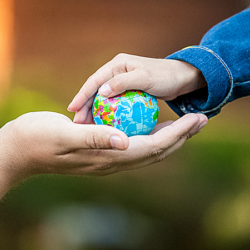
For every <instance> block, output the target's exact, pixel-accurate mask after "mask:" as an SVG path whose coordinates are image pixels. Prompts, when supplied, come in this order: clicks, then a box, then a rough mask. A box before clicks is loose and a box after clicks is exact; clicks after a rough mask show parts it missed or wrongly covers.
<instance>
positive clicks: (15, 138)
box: [0, 112, 207, 197]
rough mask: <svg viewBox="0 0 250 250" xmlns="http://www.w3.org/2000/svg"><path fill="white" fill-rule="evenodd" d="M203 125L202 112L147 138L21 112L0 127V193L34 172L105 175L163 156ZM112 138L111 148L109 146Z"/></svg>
mask: <svg viewBox="0 0 250 250" xmlns="http://www.w3.org/2000/svg"><path fill="white" fill-rule="evenodd" d="M206 123H207V118H206V116H205V115H202V114H188V115H185V116H183V117H182V118H180V119H179V120H177V121H176V122H172V121H169V122H165V123H162V124H159V125H157V126H156V127H155V129H154V130H153V133H152V134H151V135H149V136H134V137H133V136H132V137H130V138H128V137H127V136H126V135H125V134H124V133H122V132H121V131H119V130H116V129H114V128H112V127H108V126H96V125H79V124H74V123H72V122H71V120H69V119H68V118H67V117H65V116H63V115H60V114H56V113H51V112H37V113H28V114H25V115H23V116H21V117H19V118H17V119H16V120H14V121H12V122H10V123H8V124H6V125H5V126H4V127H3V128H2V129H1V130H0V142H1V143H0V150H1V151H0V162H1V164H0V197H2V196H3V195H4V194H5V193H6V192H7V191H8V189H10V188H11V187H12V186H13V185H14V184H16V183H17V182H19V181H21V180H23V179H25V178H27V177H29V176H32V175H36V174H45V173H46V174H49V173H53V174H69V175H81V176H85V175H96V176H98V175H107V174H112V173H116V172H120V171H125V170H130V169H136V168H141V167H144V166H147V165H150V164H153V163H155V162H158V161H161V160H163V159H164V158H166V157H167V156H168V155H169V154H170V153H172V152H173V151H175V150H176V149H178V148H179V147H181V146H182V144H183V143H184V142H185V141H186V140H187V139H188V138H190V137H192V136H193V135H195V134H197V133H198V132H199V131H200V130H201V129H202V127H203V126H204V125H205V124H206ZM112 136H114V139H115V140H114V145H115V147H114V148H119V149H125V150H115V149H113V148H112V145H113V143H112V140H111V138H112Z"/></svg>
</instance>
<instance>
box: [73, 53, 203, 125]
mask: <svg viewBox="0 0 250 250" xmlns="http://www.w3.org/2000/svg"><path fill="white" fill-rule="evenodd" d="M205 86H206V82H205V79H204V78H203V76H202V74H201V72H200V71H199V70H198V69H196V68H195V67H193V66H191V65H189V64H187V63H185V62H182V61H177V60H167V59H153V58H145V57H139V56H132V55H127V54H119V55H118V56H116V57H115V58H114V59H113V60H111V61H110V62H108V63H107V64H105V65H104V66H103V67H101V68H100V69H99V70H97V71H96V73H94V74H93V75H92V76H90V77H89V79H88V80H87V81H86V83H85V84H84V85H83V87H82V88H81V90H80V91H79V93H78V94H77V95H76V97H75V98H74V100H73V101H72V102H71V104H70V105H69V107H68V110H69V111H72V112H76V115H75V119H74V122H76V123H92V122H93V120H92V114H91V107H92V103H93V100H94V96H95V94H96V92H97V91H98V89H99V88H100V89H99V93H100V94H101V95H103V96H105V97H112V96H115V95H117V94H119V93H122V92H124V91H125V90H130V89H138V90H142V91H145V92H147V93H149V94H151V95H154V96H156V97H157V98H159V99H163V100H165V101H167V100H173V99H174V98H176V97H177V96H180V95H183V94H186V93H189V92H192V91H194V90H196V89H199V88H202V87H205Z"/></svg>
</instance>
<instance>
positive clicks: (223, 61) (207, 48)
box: [167, 9, 250, 117]
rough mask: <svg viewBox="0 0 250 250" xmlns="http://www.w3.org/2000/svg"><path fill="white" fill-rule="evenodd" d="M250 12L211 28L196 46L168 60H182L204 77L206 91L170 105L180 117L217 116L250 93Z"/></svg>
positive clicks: (200, 91) (180, 99)
mask: <svg viewBox="0 0 250 250" xmlns="http://www.w3.org/2000/svg"><path fill="white" fill-rule="evenodd" d="M249 27H250V9H247V10H245V11H243V12H241V13H239V14H237V15H235V16H233V17H231V18H229V19H227V20H225V21H223V22H221V23H219V24H218V25H216V26H215V27H213V28H212V29H211V30H210V31H209V32H208V33H207V34H206V35H205V36H204V38H203V39H202V41H201V44H200V45H199V46H191V47H187V48H185V49H183V50H181V51H178V52H176V53H174V54H172V55H170V56H169V57H167V58H168V59H175V60H181V61H185V62H187V63H189V64H191V65H193V66H194V67H196V68H197V69H199V70H200V71H201V72H202V74H203V75H204V77H205V79H206V82H207V85H208V89H203V90H199V91H197V92H192V93H190V94H188V95H185V96H179V97H178V98H176V99H175V100H173V101H172V102H169V105H170V106H171V107H172V108H173V109H174V110H175V111H176V112H177V113H178V114H179V115H183V114H185V113H189V112H203V113H204V114H206V115H207V116H208V117H212V116H214V115H216V114H218V113H219V112H220V110H221V108H222V107H223V106H224V105H226V104H227V103H228V102H230V101H233V100H235V99H237V98H240V97H243V96H246V95H249V94H250V87H249V85H250V71H249V68H250V32H249V29H250V28H249Z"/></svg>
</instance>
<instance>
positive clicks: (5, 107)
mask: <svg viewBox="0 0 250 250" xmlns="http://www.w3.org/2000/svg"><path fill="white" fill-rule="evenodd" d="M35 111H53V112H58V113H63V114H65V115H69V113H68V112H67V110H66V107H62V105H60V104H58V103H57V102H55V101H53V100H51V99H50V98H49V97H48V96H47V95H45V94H41V93H38V92H34V91H29V90H25V89H23V88H15V89H12V90H11V92H10V94H9V95H8V96H7V97H6V99H5V100H4V101H3V102H2V103H1V105H0V126H1V127H2V126H3V125H4V124H5V123H7V122H9V121H11V120H13V119H16V118H17V117H18V116H20V115H22V114H24V113H28V112H35Z"/></svg>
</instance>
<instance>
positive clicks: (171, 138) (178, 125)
mask: <svg viewBox="0 0 250 250" xmlns="http://www.w3.org/2000/svg"><path fill="white" fill-rule="evenodd" d="M206 122H207V117H206V116H205V115H202V114H187V115H184V116H183V117H181V118H180V119H178V120H177V121H175V122H174V123H172V124H171V125H170V126H166V127H164V128H163V129H161V130H159V131H158V132H156V133H155V134H154V135H152V139H153V141H154V142H155V145H157V147H159V148H162V149H164V148H167V147H169V146H172V145H173V144H174V143H176V142H177V141H178V140H179V139H180V138H181V137H183V136H185V135H188V136H189V137H192V136H193V135H195V134H197V133H198V132H199V131H200V130H201V126H205V124H206Z"/></svg>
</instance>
